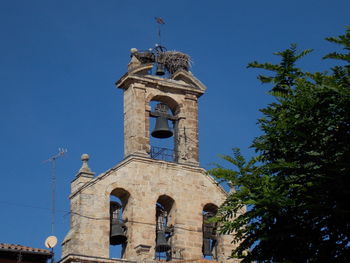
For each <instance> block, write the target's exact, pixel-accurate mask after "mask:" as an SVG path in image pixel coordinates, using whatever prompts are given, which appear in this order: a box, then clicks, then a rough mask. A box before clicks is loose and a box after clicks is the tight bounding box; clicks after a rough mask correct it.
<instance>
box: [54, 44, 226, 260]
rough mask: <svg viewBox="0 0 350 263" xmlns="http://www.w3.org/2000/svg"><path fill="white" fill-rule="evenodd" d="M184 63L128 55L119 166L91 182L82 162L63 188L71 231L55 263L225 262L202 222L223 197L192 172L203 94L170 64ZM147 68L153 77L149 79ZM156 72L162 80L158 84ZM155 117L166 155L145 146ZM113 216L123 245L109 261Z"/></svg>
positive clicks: (222, 248)
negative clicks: (167, 134) (162, 129)
mask: <svg viewBox="0 0 350 263" xmlns="http://www.w3.org/2000/svg"><path fill="white" fill-rule="evenodd" d="M164 56H165V58H164ZM184 56H185V55H184V54H182V53H179V52H167V51H164V50H163V49H157V50H153V51H144V52H139V51H137V50H136V49H132V54H131V62H130V63H129V66H128V72H127V73H126V74H125V75H124V76H122V77H121V78H120V79H119V80H118V81H117V82H116V86H117V88H119V89H121V90H122V91H123V93H124V155H125V156H124V157H125V158H124V159H123V161H121V162H120V163H118V164H117V165H116V166H114V167H113V168H111V169H109V170H108V171H106V172H105V173H102V174H100V175H99V176H97V177H94V173H92V172H91V170H90V168H89V167H88V165H87V162H88V159H89V156H88V155H86V154H84V155H83V156H82V161H83V165H82V167H81V169H80V170H79V172H78V173H77V175H76V177H75V179H74V180H73V182H72V184H71V195H70V196H69V198H70V202H71V226H70V230H69V232H68V234H67V235H66V237H65V239H64V241H63V243H62V259H61V261H60V262H64V263H66V262H90V261H91V262H116V261H121V260H123V261H133V262H153V261H156V260H159V259H163V260H168V261H179V260H182V261H183V260H185V261H186V260H200V259H203V258H204V256H205V255H206V256H207V257H206V258H208V257H209V258H210V259H212V260H217V261H219V262H229V261H231V262H232V260H228V259H227V258H228V256H229V255H230V253H231V250H232V244H231V242H230V241H231V239H230V237H229V236H223V235H217V234H215V225H214V223H208V221H207V220H206V218H208V217H210V216H212V215H214V214H215V212H216V211H217V208H218V207H219V206H220V204H222V203H223V202H224V200H225V199H226V196H227V194H226V192H225V191H224V190H223V189H222V188H221V187H220V186H219V185H218V184H217V183H216V182H215V181H214V180H213V179H212V178H211V177H210V176H209V175H208V174H207V173H206V171H205V170H204V169H203V168H201V167H200V166H199V154H198V152H199V149H198V99H199V97H200V96H201V95H203V94H204V92H205V89H206V88H205V86H204V85H203V84H202V83H201V82H200V81H199V80H198V79H196V78H195V77H194V76H193V75H192V73H191V72H189V71H188V64H186V63H185V64H183V63H179V62H178V61H179V59H181V58H182V59H186V57H184ZM169 61H170V62H169ZM174 61H175V62H174ZM176 61H177V62H176ZM180 62H181V60H180ZM185 62H186V61H185ZM167 63H168V64H167ZM169 63H170V64H169ZM155 67H157V74H158V75H154V74H152V71H154V70H155ZM163 68H165V70H166V71H167V74H166V75H164V76H163V77H160V75H163V74H164V71H163ZM156 103H157V105H156V107H155V109H154V105H155V104H156ZM162 107H163V108H162ZM164 107H165V108H164ZM160 109H163V110H160ZM161 116H163V117H164V118H165V120H166V121H165V122H166V123H167V122H170V123H171V124H172V125H173V127H172V129H171V128H170V130H171V133H172V134H173V136H172V138H173V139H172V145H173V148H172V149H170V150H169V149H164V148H162V147H159V148H157V147H153V146H151V145H150V136H151V129H153V127H150V126H151V125H150V120H151V118H153V119H156V120H157V121H158V118H160V117H161ZM170 126H171V125H170ZM152 134H153V133H152ZM112 198H117V199H118V200H119V203H118V202H111V200H112ZM112 204H114V205H115V204H116V206H112ZM111 207H116V209H117V210H114V208H111ZM112 210H113V211H112ZM115 211H117V212H118V215H119V216H120V217H121V218H119V219H118V220H120V221H118V222H120V224H119V223H118V224H119V230H118V231H119V232H120V231H121V230H120V229H122V235H123V238H124V236H125V239H126V241H125V242H124V241H123V242H122V244H121V250H122V255H121V259H110V249H112V247H111V246H110V244H111V243H113V242H115V241H113V240H112V238H111V237H110V236H111V232H113V231H114V230H113V231H112V223H111V222H112V221H111V220H112V217H113V215H114V214H115V213H114V212H115ZM113 222H114V221H113ZM115 222H116V221H115ZM208 229H209V230H208ZM208 231H209V232H210V233H209V232H208ZM204 232H206V234H207V235H206V234H204ZM208 233H209V235H208ZM116 243H118V241H116ZM203 251H207V252H203ZM208 251H209V252H208ZM208 255H209V256H208Z"/></svg>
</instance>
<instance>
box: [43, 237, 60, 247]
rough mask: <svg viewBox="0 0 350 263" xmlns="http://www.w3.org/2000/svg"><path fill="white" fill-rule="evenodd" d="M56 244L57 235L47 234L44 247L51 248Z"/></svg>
mask: <svg viewBox="0 0 350 263" xmlns="http://www.w3.org/2000/svg"><path fill="white" fill-rule="evenodd" d="M56 245H57V237H55V236H49V237H48V238H46V240H45V247H47V248H53V247H54V246H56Z"/></svg>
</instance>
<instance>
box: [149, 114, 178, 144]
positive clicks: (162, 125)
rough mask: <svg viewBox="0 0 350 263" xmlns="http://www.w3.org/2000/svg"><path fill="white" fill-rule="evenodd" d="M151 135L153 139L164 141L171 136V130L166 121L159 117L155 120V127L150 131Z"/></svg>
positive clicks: (164, 118)
mask: <svg viewBox="0 0 350 263" xmlns="http://www.w3.org/2000/svg"><path fill="white" fill-rule="evenodd" d="M151 135H152V136H153V137H154V138H159V139H165V138H169V137H171V136H173V132H172V130H170V128H169V125H168V119H167V118H166V117H164V116H159V117H157V119H156V126H155V128H154V130H153V131H152V133H151Z"/></svg>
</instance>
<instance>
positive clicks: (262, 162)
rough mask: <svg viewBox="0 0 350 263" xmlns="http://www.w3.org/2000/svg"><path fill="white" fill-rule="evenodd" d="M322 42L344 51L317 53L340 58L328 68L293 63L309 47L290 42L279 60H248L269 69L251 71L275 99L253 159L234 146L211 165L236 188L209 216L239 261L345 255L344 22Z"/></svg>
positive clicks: (348, 61) (349, 143) (348, 173)
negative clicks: (323, 70) (306, 67)
mask: <svg viewBox="0 0 350 263" xmlns="http://www.w3.org/2000/svg"><path fill="white" fill-rule="evenodd" d="M326 40H328V41H330V42H333V43H336V44H340V45H341V46H342V47H343V50H344V51H345V52H344V53H336V52H334V53H331V54H328V55H326V56H325V57H324V58H325V59H337V60H340V62H341V65H339V66H336V67H334V68H331V69H330V73H320V72H317V73H308V72H303V71H302V70H301V69H299V68H297V67H296V62H297V61H298V59H300V58H302V57H303V56H304V55H306V54H308V53H310V52H311V50H306V51H303V52H298V51H297V49H296V46H295V45H292V46H291V47H290V48H289V49H287V50H285V51H283V52H278V53H275V54H276V55H278V56H280V57H281V63H280V64H277V65H276V64H271V63H263V64H261V63H258V62H252V63H250V64H249V65H248V67H253V68H259V69H264V70H269V71H271V72H272V73H273V74H272V76H265V75H260V76H258V78H259V79H260V81H261V82H263V83H270V84H272V86H273V87H272V89H271V91H270V94H271V95H272V96H274V98H275V100H274V102H273V103H271V104H270V105H268V106H267V107H266V108H264V109H262V110H261V111H262V113H263V117H262V118H260V119H259V120H258V124H259V126H260V128H261V130H262V135H261V136H259V137H257V138H256V139H255V140H254V141H253V144H252V147H253V148H254V149H255V150H256V153H257V157H254V158H252V159H251V160H250V161H246V160H245V158H244V157H243V156H242V155H241V154H240V152H239V149H234V150H233V155H232V156H227V155H225V156H222V158H223V159H224V160H226V161H228V162H229V163H230V164H232V165H233V168H225V167H223V166H219V165H218V166H216V168H214V169H212V170H211V171H210V173H211V174H212V175H214V176H215V177H217V178H218V179H219V180H224V181H227V182H229V183H230V184H231V185H233V186H234V188H235V191H233V192H232V193H231V194H230V195H229V196H228V198H227V200H226V202H225V203H224V204H223V205H222V207H221V208H220V209H219V212H218V215H217V218H216V220H217V221H218V222H220V225H221V228H220V231H221V232H222V233H226V234H227V233H232V234H233V236H234V242H235V243H236V245H237V248H236V249H234V250H233V252H232V256H233V257H236V258H242V259H243V260H242V262H243V263H245V262H253V261H254V262H255V261H258V262H298V263H299V262H300V263H302V262H308V263H312V262H349V260H350V239H349V238H350V205H349V204H348V200H350V28H347V30H346V33H345V34H344V35H341V36H339V37H332V38H327V39H326ZM245 207H246V208H247V212H245V213H242V209H244V208H245Z"/></svg>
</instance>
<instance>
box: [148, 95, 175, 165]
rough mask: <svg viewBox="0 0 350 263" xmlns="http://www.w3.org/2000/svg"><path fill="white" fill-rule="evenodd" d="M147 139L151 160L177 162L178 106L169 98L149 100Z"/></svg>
mask: <svg viewBox="0 0 350 263" xmlns="http://www.w3.org/2000/svg"><path fill="white" fill-rule="evenodd" d="M149 107H150V117H149V118H148V127H147V128H148V129H147V132H148V135H149V136H148V137H149V141H150V156H151V158H152V159H158V160H164V161H170V162H178V143H177V142H178V121H179V118H178V115H179V112H180V106H179V104H178V103H177V102H176V101H175V100H174V99H173V98H171V97H168V96H161V95H157V96H154V97H152V98H151V99H149Z"/></svg>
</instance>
